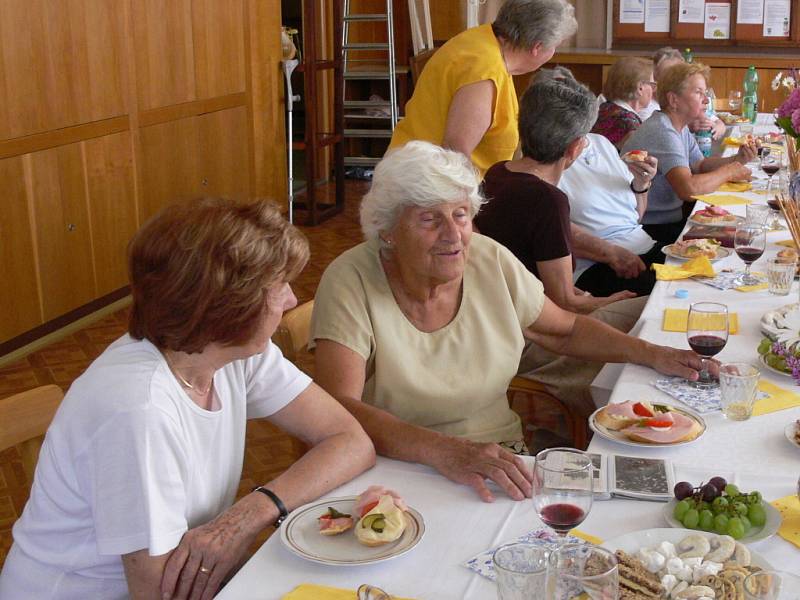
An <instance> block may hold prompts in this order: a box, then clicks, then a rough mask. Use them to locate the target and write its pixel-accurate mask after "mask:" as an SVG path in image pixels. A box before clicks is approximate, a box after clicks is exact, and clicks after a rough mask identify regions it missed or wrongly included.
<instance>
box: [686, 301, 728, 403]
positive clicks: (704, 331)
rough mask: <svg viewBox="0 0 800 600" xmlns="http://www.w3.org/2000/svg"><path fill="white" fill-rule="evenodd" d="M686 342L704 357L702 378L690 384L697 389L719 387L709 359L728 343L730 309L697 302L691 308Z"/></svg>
mask: <svg viewBox="0 0 800 600" xmlns="http://www.w3.org/2000/svg"><path fill="white" fill-rule="evenodd" d="M686 340H687V341H688V342H689V346H690V347H691V349H692V350H694V351H695V352H697V354H699V355H700V356H701V357H702V365H701V369H700V377H699V378H698V379H697V381H692V382H690V383H691V385H693V386H694V387H697V388H702V389H705V388H710V387H714V386H715V385H717V382H716V381H715V380H714V378H713V376H712V375H711V373H709V372H708V359H709V358H711V357H712V356H714V355H716V354H719V353H720V352H721V351H722V349H723V348H724V347H725V344H726V343H728V307H727V306H725V305H724V304H719V303H717V302H695V303H693V304H692V305H690V306H689V320H688V323H687V326H686Z"/></svg>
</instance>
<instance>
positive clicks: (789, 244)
mask: <svg viewBox="0 0 800 600" xmlns="http://www.w3.org/2000/svg"><path fill="white" fill-rule="evenodd" d="M775 243H776V244H778V246H786V247H787V248H797V244H795V243H794V240H781V241H780V242H775Z"/></svg>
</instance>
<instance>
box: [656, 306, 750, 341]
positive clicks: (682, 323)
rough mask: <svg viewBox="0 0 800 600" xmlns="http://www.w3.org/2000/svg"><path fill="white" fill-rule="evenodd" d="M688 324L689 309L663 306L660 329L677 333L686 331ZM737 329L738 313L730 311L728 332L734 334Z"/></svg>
mask: <svg viewBox="0 0 800 600" xmlns="http://www.w3.org/2000/svg"><path fill="white" fill-rule="evenodd" d="M688 325H689V311H688V309H685V308H665V309H664V322H663V324H662V327H661V328H662V329H663V330H664V331H675V332H677V333H686V328H687V326H688ZM738 331H739V315H738V314H736V313H730V314H729V315H728V332H730V334H731V335H734V334H735V333H737V332H738Z"/></svg>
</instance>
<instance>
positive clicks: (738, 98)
mask: <svg viewBox="0 0 800 600" xmlns="http://www.w3.org/2000/svg"><path fill="white" fill-rule="evenodd" d="M728 106H729V107H730V108H731V112H736V111H738V110H739V109H740V108H741V107H742V91H741V90H731V91H730V92H728Z"/></svg>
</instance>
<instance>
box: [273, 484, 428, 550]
mask: <svg viewBox="0 0 800 600" xmlns="http://www.w3.org/2000/svg"><path fill="white" fill-rule="evenodd" d="M280 530H281V542H283V545H284V546H286V548H287V549H288V550H289V551H290V552H292V553H294V554H296V555H297V556H299V557H301V558H305V559H306V560H310V561H313V562H316V563H320V564H323V565H332V566H355V565H368V564H372V563H377V562H382V561H385V560H389V559H391V558H396V557H398V556H402V555H403V554H405V553H407V552H409V551H410V550H411V549H413V548H414V547H415V546H416V545H417V544H419V542H420V540H421V539H422V536H423V535H424V534H425V521H424V520H423V518H422V515H421V514H420V513H419V512H417V511H416V510H414V509H413V508H411V507H410V506H408V505H407V504H406V503H405V502H404V501H403V499H402V498H401V497H400V495H399V494H397V492H394V491H393V490H388V489H386V488H384V487H383V486H377V485H374V486H370V487H369V488H368V489H367V490H365V491H364V492H362V493H361V494H359V495H358V496H344V497H340V498H327V499H323V500H317V501H316V502H311V503H309V504H306V505H305V506H301V507H300V508H298V509H296V510H294V511H292V513H291V514H290V515H289V517H288V518H287V519H286V521H284V523H283V525H282V526H281V528H280Z"/></svg>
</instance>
